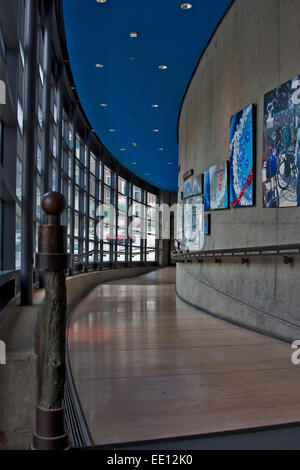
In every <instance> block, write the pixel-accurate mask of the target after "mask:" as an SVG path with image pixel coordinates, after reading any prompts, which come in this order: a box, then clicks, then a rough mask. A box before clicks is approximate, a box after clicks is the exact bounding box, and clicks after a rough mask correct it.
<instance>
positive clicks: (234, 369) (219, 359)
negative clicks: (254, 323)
mask: <svg viewBox="0 0 300 470" xmlns="http://www.w3.org/2000/svg"><path fill="white" fill-rule="evenodd" d="M174 282H175V269H174V268H166V269H162V270H159V271H155V272H152V273H149V274H146V275H144V276H141V277H136V278H132V279H126V280H122V281H114V282H110V283H109V284H103V285H99V286H98V287H97V288H96V289H95V290H94V291H93V292H92V293H91V294H90V295H89V296H88V297H86V299H85V300H84V301H83V302H82V303H81V304H80V305H79V306H78V307H77V309H76V311H75V313H74V315H73V318H72V322H71V326H70V331H69V350H70V358H71V365H72V372H73V375H74V378H75V384H76V387H77V390H78V394H79V398H80V400H81V403H82V407H83V410H84V413H85V416H86V419H87V423H88V426H89V428H90V431H91V434H92V438H93V440H94V442H95V444H107V443H116V442H125V441H136V440H145V439H158V438H164V437H173V436H182V435H193V434H201V433H209V432H217V431H224V430H236V429H242V428H248V427H257V426H263V425H273V424H279V423H287V422H293V421H300V369H299V366H298V368H297V367H296V366H293V365H292V363H291V352H292V350H291V346H290V345H289V344H286V343H283V342H280V341H277V340H274V339H271V338H268V337H266V336H263V335H259V334H256V333H253V332H251V331H248V330H246V329H243V328H239V327H237V326H234V325H232V324H229V323H226V322H223V321H221V320H218V319H216V318H214V317H212V316H209V315H207V314H204V313H201V312H200V311H198V310H196V309H194V308H192V307H189V306H187V305H186V304H185V303H183V302H182V301H180V300H179V299H178V298H177V297H176V294H175V284H174Z"/></svg>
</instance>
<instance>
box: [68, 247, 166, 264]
mask: <svg viewBox="0 0 300 470" xmlns="http://www.w3.org/2000/svg"><path fill="white" fill-rule="evenodd" d="M160 251H162V250H161V249H159V248H147V249H146V250H140V251H132V254H131V256H132V257H134V256H138V255H141V254H143V255H145V254H146V255H148V254H149V253H153V252H160ZM101 254H102V255H106V254H112V255H116V256H117V258H119V257H121V256H125V254H126V253H125V251H124V252H122V251H117V250H111V251H110V250H91V251H88V252H87V253H80V254H75V255H72V261H73V263H74V264H77V263H80V261H81V260H84V259H87V258H90V257H92V256H95V255H101ZM91 263H93V261H91Z"/></svg>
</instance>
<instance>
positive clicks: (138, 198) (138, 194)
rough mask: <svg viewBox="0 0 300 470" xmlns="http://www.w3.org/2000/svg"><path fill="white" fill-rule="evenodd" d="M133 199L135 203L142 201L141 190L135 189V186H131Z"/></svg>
mask: <svg viewBox="0 0 300 470" xmlns="http://www.w3.org/2000/svg"><path fill="white" fill-rule="evenodd" d="M132 196H133V199H135V200H136V201H139V202H141V200H142V190H141V189H140V188H137V187H136V186H133V194H132Z"/></svg>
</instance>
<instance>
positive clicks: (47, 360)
mask: <svg viewBox="0 0 300 470" xmlns="http://www.w3.org/2000/svg"><path fill="white" fill-rule="evenodd" d="M41 207H42V209H43V211H44V212H45V214H46V225H40V226H39V237H38V241H39V252H38V253H37V254H36V265H37V267H38V268H40V269H44V270H45V298H44V301H43V303H42V305H41V307H40V309H39V313H38V321H37V324H36V332H35V339H36V352H37V357H38V361H37V407H36V430H35V433H34V435H33V443H32V448H33V449H36V450H63V449H68V448H69V441H68V435H67V433H66V431H65V418H64V408H63V405H62V400H63V392H64V382H65V337H66V275H65V271H66V269H67V267H68V264H69V255H68V254H67V230H66V227H63V226H61V225H60V215H61V214H62V213H63V212H64V211H65V209H66V201H65V198H64V196H63V195H62V194H60V193H57V192H49V193H47V194H45V195H44V197H43V198H42V203H41Z"/></svg>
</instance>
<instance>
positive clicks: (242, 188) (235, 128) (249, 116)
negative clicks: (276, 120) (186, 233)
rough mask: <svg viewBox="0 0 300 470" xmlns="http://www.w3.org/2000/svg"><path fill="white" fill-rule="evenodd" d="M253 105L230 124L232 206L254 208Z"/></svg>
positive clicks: (239, 113)
mask: <svg viewBox="0 0 300 470" xmlns="http://www.w3.org/2000/svg"><path fill="white" fill-rule="evenodd" d="M253 110H254V107H253V105H252V104H250V105H249V106H247V107H246V108H244V109H243V110H242V111H240V112H238V113H236V114H235V115H234V116H232V118H231V124H230V205H231V207H247V206H253V204H254V197H253V194H254V192H253V161H254V158H253V149H254V146H253Z"/></svg>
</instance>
